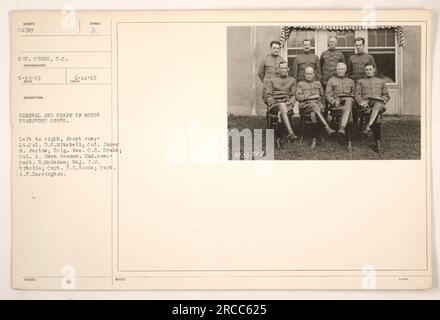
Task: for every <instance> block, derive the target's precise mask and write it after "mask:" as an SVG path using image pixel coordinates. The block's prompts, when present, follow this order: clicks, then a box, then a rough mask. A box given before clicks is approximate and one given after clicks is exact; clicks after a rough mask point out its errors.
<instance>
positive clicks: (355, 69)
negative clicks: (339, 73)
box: [347, 37, 376, 82]
mask: <svg viewBox="0 0 440 320" xmlns="http://www.w3.org/2000/svg"><path fill="white" fill-rule="evenodd" d="M354 47H355V50H356V54H353V55H352V56H350V58H348V64H347V68H348V75H349V76H350V78H352V79H353V80H354V81H355V82H356V81H357V80H359V79H361V78H365V65H366V64H367V63H369V64H371V65H373V67H374V69H376V62H374V58H373V56H372V55H370V54H367V53H365V52H364V51H365V39H364V38H360V37H359V38H356V39H354Z"/></svg>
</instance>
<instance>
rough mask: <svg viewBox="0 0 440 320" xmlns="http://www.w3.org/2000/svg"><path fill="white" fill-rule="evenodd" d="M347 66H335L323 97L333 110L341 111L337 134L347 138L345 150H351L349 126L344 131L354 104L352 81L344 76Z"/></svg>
mask: <svg viewBox="0 0 440 320" xmlns="http://www.w3.org/2000/svg"><path fill="white" fill-rule="evenodd" d="M346 71H347V66H346V64H345V63H343V62H340V63H338V64H337V65H336V76H334V77H331V78H330V80H329V81H328V83H327V88H326V90H325V96H326V98H327V101H328V102H329V103H330V108H331V109H333V110H341V111H342V116H341V123H340V125H339V130H338V133H339V134H340V135H345V136H346V138H347V148H348V149H349V150H351V126H350V130H348V131H347V132H346V131H345V129H346V127H347V124H348V122H350V123H352V122H353V119H352V114H351V110H352V107H353V102H354V88H355V84H354V81H353V80H352V79H350V78H348V77H347V76H346Z"/></svg>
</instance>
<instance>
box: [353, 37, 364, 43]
mask: <svg viewBox="0 0 440 320" xmlns="http://www.w3.org/2000/svg"><path fill="white" fill-rule="evenodd" d="M356 41H362V44H365V39H364V38H362V37H357V38H356V39H354V43H355V44H356Z"/></svg>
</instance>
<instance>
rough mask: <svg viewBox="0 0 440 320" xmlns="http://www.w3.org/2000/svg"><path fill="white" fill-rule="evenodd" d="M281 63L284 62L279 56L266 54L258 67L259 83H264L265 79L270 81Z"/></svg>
mask: <svg viewBox="0 0 440 320" xmlns="http://www.w3.org/2000/svg"><path fill="white" fill-rule="evenodd" d="M281 62H286V61H285V60H284V59H283V58H282V57H281V56H279V55H278V56H273V55H271V54H268V55H267V56H266V57H264V59H263V60H262V61H261V63H260V65H259V67H258V77H259V78H260V80H261V82H264V80H265V79H270V78H272V77H273V76H275V74H276V72H277V69H278V66H279V64H280V63H281Z"/></svg>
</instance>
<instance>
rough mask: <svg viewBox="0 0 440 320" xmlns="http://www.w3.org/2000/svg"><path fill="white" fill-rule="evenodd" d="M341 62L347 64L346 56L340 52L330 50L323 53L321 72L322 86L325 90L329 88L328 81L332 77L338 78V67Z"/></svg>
mask: <svg viewBox="0 0 440 320" xmlns="http://www.w3.org/2000/svg"><path fill="white" fill-rule="evenodd" d="M340 62H344V63H345V56H344V54H343V53H342V52H341V51H339V50H331V49H328V50H326V51H324V52H323V53H321V59H320V64H321V71H322V85H323V87H324V88H326V86H327V82H328V80H330V78H331V77H333V76H336V65H337V64H338V63H340Z"/></svg>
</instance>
